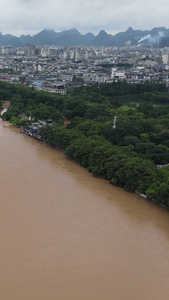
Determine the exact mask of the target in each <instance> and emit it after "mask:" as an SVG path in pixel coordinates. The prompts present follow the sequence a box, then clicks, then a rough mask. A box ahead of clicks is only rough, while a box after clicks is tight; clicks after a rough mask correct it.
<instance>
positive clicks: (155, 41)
mask: <svg viewBox="0 0 169 300" xmlns="http://www.w3.org/2000/svg"><path fill="white" fill-rule="evenodd" d="M163 36H164V33H163V32H162V31H159V32H158V34H157V35H154V36H151V34H147V35H145V36H143V37H142V38H141V39H140V40H139V41H138V44H140V43H142V42H144V41H146V42H148V44H159V42H160V40H161V38H162V37H163Z"/></svg>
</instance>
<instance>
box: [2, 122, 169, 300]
mask: <svg viewBox="0 0 169 300" xmlns="http://www.w3.org/2000/svg"><path fill="white" fill-rule="evenodd" d="M0 299H1V300H103V299H104V300H112V299H114V300H168V299H169V212H168V211H166V210H164V209H163V208H161V207H158V206H157V205H155V204H154V203H152V202H150V201H148V200H146V199H142V198H141V197H139V196H137V195H134V194H130V193H127V192H125V191H123V190H122V189H120V188H117V187H113V186H111V185H109V184H108V182H107V181H104V180H102V179H98V178H94V177H92V176H91V174H90V173H89V172H88V171H87V170H85V169H84V168H82V167H80V166H79V165H77V164H76V163H75V162H73V161H71V160H69V159H68V158H66V157H65V156H64V154H63V153H61V152H59V151H57V150H53V149H51V148H49V147H47V146H46V145H44V144H43V143H41V142H39V141H37V140H35V139H33V138H30V137H28V136H26V135H23V134H21V133H19V131H18V129H16V128H14V127H12V126H8V123H5V122H3V121H0Z"/></svg>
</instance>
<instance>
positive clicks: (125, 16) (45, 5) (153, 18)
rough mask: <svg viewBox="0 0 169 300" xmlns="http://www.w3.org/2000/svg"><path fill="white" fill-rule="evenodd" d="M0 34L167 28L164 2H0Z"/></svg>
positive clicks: (163, 0) (34, 0) (167, 8)
mask: <svg viewBox="0 0 169 300" xmlns="http://www.w3.org/2000/svg"><path fill="white" fill-rule="evenodd" d="M0 4H1V11H0V31H1V32H2V33H3V34H7V33H10V34H13V35H16V36H20V35H21V34H31V35H32V34H36V33H37V32H39V31H40V30H42V29H44V28H46V29H54V30H55V31H61V30H64V29H70V28H73V27H76V28H77V29H78V30H79V31H80V32H81V33H86V32H89V31H90V32H93V33H95V34H97V33H98V32H99V31H100V30H102V29H104V30H106V32H108V33H111V34H115V33H117V32H120V31H125V30H126V29H127V28H128V27H130V26H132V27H133V28H134V29H141V30H146V29H148V30H149V29H152V28H153V27H160V26H165V27H166V28H168V27H169V22H168V11H169V2H168V1H167V0H162V1H161V2H160V4H159V1H157V0H155V1H152V0H151V1H146V0H142V1H140V0H136V1H135V2H133V1H131V0H122V1H120V2H119V1H117V0H113V1H112V0H93V1H85V2H84V1H82V0H72V1H68V0H57V1H55V0H48V1H41V0H8V1H6V0H0ZM159 5H160V7H159Z"/></svg>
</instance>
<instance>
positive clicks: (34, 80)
mask: <svg viewBox="0 0 169 300" xmlns="http://www.w3.org/2000/svg"><path fill="white" fill-rule="evenodd" d="M0 80H4V81H8V82H11V83H21V84H24V85H26V86H30V87H34V88H35V89H37V90H47V91H50V92H55V93H60V94H65V93H67V90H68V89H69V88H70V87H74V86H80V85H82V84H85V85H91V84H93V83H95V82H98V83H105V82H112V81H118V80H126V81H127V82H133V83H134V82H137V83H138V82H140V83H142V82H145V81H154V82H162V83H166V85H168V84H169V47H165V48H162V49H160V48H158V47H150V46H145V45H140V46H131V45H130V43H129V42H127V43H126V46H125V47H87V46H78V47H57V46H34V45H31V44H26V45H25V47H23V48H16V47H10V46H1V47H0Z"/></svg>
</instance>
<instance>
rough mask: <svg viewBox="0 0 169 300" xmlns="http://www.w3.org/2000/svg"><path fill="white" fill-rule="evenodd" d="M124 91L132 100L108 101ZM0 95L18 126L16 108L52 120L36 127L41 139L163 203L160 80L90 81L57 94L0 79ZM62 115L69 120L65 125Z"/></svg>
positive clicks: (166, 103)
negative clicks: (130, 82) (121, 102)
mask: <svg viewBox="0 0 169 300" xmlns="http://www.w3.org/2000/svg"><path fill="white" fill-rule="evenodd" d="M126 95H137V99H138V103H137V104H136V103H133V104H132V103H128V97H126V103H125V105H124V106H121V105H120V104H119V103H118V102H114V101H113V99H114V97H117V96H118V97H119V98H120V97H121V96H122V97H124V96H126ZM0 99H1V100H10V101H11V105H10V107H9V109H8V111H7V112H6V113H5V114H4V115H3V116H2V118H3V119H6V120H10V121H11V122H12V123H13V124H16V125H18V126H21V125H24V124H23V123H24V122H21V120H19V119H18V115H19V114H20V113H25V114H26V115H27V116H29V115H30V114H31V116H32V117H33V120H34V121H36V120H38V119H43V120H48V119H51V120H52V121H53V125H52V126H51V125H47V126H45V127H42V128H41V130H40V133H41V135H42V137H43V139H44V141H45V142H46V143H47V144H49V145H51V146H52V147H56V146H57V147H60V148H61V149H64V151H65V154H66V155H67V156H68V157H70V158H72V159H74V160H76V161H77V162H78V163H79V164H80V165H82V166H83V167H85V168H88V170H89V171H90V172H91V173H92V174H93V175H94V176H100V177H102V178H105V179H107V180H109V181H110V183H111V184H113V185H118V186H120V187H123V188H125V189H126V190H127V191H131V192H135V191H138V192H139V193H143V194H146V195H147V196H148V197H149V198H150V199H153V200H155V201H157V202H158V203H161V204H164V205H166V206H169V193H168V192H169V166H164V165H167V164H168V163H169V96H168V94H167V90H166V87H165V85H163V84H156V83H145V84H128V83H127V82H114V83H111V84H94V85H93V86H82V87H80V88H78V89H77V88H76V89H74V90H72V92H71V93H70V95H67V96H61V95H57V94H51V93H47V92H44V91H40V92H37V91H35V90H34V89H30V88H27V87H25V86H21V85H10V84H7V83H4V82H0ZM116 99H117V98H116ZM115 117H116V118H115ZM64 120H69V121H70V124H68V125H67V126H66V127H64V126H63V122H64ZM115 120H116V122H115ZM26 122H27V123H26V124H25V125H28V121H26ZM158 165H160V168H159V167H158ZM161 165H162V167H161Z"/></svg>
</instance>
